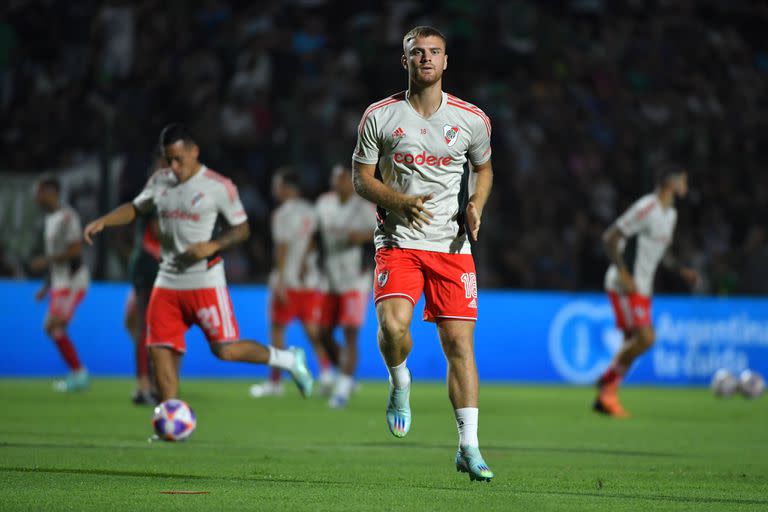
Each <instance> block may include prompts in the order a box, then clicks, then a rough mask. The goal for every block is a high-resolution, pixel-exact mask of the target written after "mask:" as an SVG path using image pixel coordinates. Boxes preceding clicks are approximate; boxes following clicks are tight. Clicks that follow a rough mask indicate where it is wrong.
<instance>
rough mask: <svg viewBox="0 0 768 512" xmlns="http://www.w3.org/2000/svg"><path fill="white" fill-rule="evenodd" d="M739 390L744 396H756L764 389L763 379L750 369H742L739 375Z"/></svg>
mask: <svg viewBox="0 0 768 512" xmlns="http://www.w3.org/2000/svg"><path fill="white" fill-rule="evenodd" d="M739 391H740V392H741V394H742V395H744V396H745V397H746V398H757V397H758V396H760V395H762V394H763V391H765V379H763V376H762V375H760V374H759V373H757V372H755V371H752V370H744V371H743V372H741V374H740V375H739Z"/></svg>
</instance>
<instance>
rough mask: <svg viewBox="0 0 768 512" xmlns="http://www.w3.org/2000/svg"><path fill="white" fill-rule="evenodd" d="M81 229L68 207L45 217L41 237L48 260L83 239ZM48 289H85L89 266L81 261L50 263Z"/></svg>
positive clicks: (73, 213) (62, 207) (75, 216)
mask: <svg viewBox="0 0 768 512" xmlns="http://www.w3.org/2000/svg"><path fill="white" fill-rule="evenodd" d="M82 235H83V226H82V224H81V222H80V216H79V215H78V214H77V212H76V211H75V210H74V208H72V207H71V206H68V205H62V206H61V207H60V208H59V209H58V210H56V211H55V212H52V213H48V214H46V215H45V224H44V235H43V236H44V237H45V255H46V256H48V257H51V256H54V255H57V254H61V253H63V252H64V251H66V250H67V248H68V247H69V246H70V245H72V244H73V243H75V242H79V241H80V240H82ZM49 271H50V276H51V288H52V289H54V290H58V289H62V288H68V289H80V288H87V287H88V284H89V283H90V273H89V272H88V267H86V266H85V264H84V263H83V262H82V259H78V260H76V261H67V262H64V263H51V265H50V267H49Z"/></svg>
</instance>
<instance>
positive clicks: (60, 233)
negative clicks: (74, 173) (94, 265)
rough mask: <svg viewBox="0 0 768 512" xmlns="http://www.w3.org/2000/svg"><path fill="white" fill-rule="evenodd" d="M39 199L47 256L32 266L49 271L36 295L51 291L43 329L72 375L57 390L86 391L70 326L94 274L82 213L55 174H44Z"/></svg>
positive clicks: (85, 376) (58, 383)
mask: <svg viewBox="0 0 768 512" xmlns="http://www.w3.org/2000/svg"><path fill="white" fill-rule="evenodd" d="M35 201H36V202H37V204H38V205H39V206H40V208H41V209H42V210H43V211H44V212H45V229H44V237H45V255H44V256H39V257H37V258H35V259H33V260H32V261H31V262H30V265H29V266H30V269H31V270H32V271H33V272H42V271H44V270H48V278H47V279H46V281H45V284H44V285H43V287H42V288H41V289H40V290H39V291H38V292H37V294H36V296H35V297H36V299H37V300H43V299H44V298H45V297H46V296H47V295H49V292H50V302H49V303H48V314H47V315H46V317H45V322H44V324H43V328H44V329H45V332H46V334H48V336H50V337H51V339H52V340H53V341H54V343H56V346H57V347H58V349H59V353H60V354H61V357H62V358H63V359H64V362H65V363H66V364H67V366H68V367H69V375H67V377H66V378H65V379H64V380H60V381H56V382H55V383H54V389H55V390H57V391H82V390H84V389H87V388H88V371H87V370H86V369H85V367H84V366H83V365H82V363H81V362H80V358H79V357H78V355H77V350H75V346H74V344H73V343H72V340H71V339H70V338H69V334H68V333H67V326H68V325H69V322H70V321H71V320H72V317H73V316H74V314H75V309H77V306H78V305H79V304H80V302H82V300H83V298H84V297H85V293H86V291H87V290H88V285H89V284H90V273H89V272H88V267H86V266H85V265H84V264H83V260H82V252H83V244H82V238H81V236H80V234H81V230H82V228H81V224H80V216H79V215H78V214H77V212H76V211H75V210H74V209H73V208H72V207H70V206H68V205H66V204H63V203H62V201H61V185H60V183H59V180H58V179H56V178H55V177H53V176H44V177H42V178H41V179H40V180H39V181H38V182H37V185H36V187H35Z"/></svg>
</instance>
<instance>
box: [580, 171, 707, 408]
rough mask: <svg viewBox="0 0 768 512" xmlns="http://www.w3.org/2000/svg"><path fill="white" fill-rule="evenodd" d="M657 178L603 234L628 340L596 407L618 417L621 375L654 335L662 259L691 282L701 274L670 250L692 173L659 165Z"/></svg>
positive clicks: (611, 290) (608, 278)
mask: <svg viewBox="0 0 768 512" xmlns="http://www.w3.org/2000/svg"><path fill="white" fill-rule="evenodd" d="M655 181H656V189H655V190H654V191H653V192H652V193H650V194H646V195H644V196H643V197H641V198H640V199H638V200H637V201H635V202H634V203H633V204H632V206H630V207H629V209H628V210H627V211H626V212H624V213H623V214H622V215H621V216H620V217H619V218H618V219H616V222H614V223H613V224H612V225H611V226H610V227H609V228H608V229H607V230H606V232H605V234H604V235H603V240H604V242H605V247H606V252H607V253H608V256H609V257H610V259H611V266H610V267H609V268H608V271H607V272H606V274H605V289H606V291H607V292H608V296H609V298H610V300H611V304H612V305H613V310H614V313H615V315H616V324H617V326H618V327H619V329H621V330H622V331H623V333H624V344H623V345H622V347H621V349H620V350H619V352H618V353H617V354H616V357H615V358H614V360H613V362H612V363H611V365H610V366H609V367H608V369H607V370H606V371H605V373H604V374H603V376H602V377H601V378H600V380H599V381H598V395H597V398H596V399H595V402H594V405H593V408H594V410H595V411H597V412H600V413H603V414H608V415H611V416H616V417H626V416H628V413H627V412H626V411H625V410H624V408H623V407H622V405H621V403H620V402H619V398H618V388H619V384H620V383H621V380H622V379H623V378H624V375H626V373H627V371H628V370H629V368H630V367H631V366H632V363H633V362H634V361H635V359H637V358H638V357H639V356H640V355H642V354H643V353H645V352H646V351H647V350H648V349H650V348H651V346H652V345H653V342H654V340H655V333H654V331H653V325H652V323H651V295H652V294H653V279H654V276H655V275H656V268H657V267H658V265H659V263H663V264H664V265H665V266H667V267H668V268H669V269H670V270H674V271H677V272H679V274H680V276H681V277H682V278H683V279H684V280H686V281H687V282H688V283H689V284H691V285H694V284H695V283H696V281H698V279H699V275H698V273H697V272H696V271H695V270H693V269H691V268H687V267H683V266H681V265H679V264H678V263H677V262H676V261H675V259H674V258H673V257H672V256H671V254H669V252H668V248H669V245H670V243H671V242H672V238H673V235H674V231H675V224H676V222H677V210H675V204H674V203H675V198H676V197H681V198H682V197H685V196H686V194H687V193H688V173H687V171H686V170H685V169H684V168H682V167H679V166H677V165H673V164H665V165H662V166H660V167H659V168H658V170H657V172H656V177H655Z"/></svg>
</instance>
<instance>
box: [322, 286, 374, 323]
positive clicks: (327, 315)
mask: <svg viewBox="0 0 768 512" xmlns="http://www.w3.org/2000/svg"><path fill="white" fill-rule="evenodd" d="M366 295H367V294H365V293H363V292H360V291H358V290H352V291H348V292H344V293H323V294H322V301H323V308H322V314H321V315H320V325H322V326H323V327H327V328H330V327H336V326H337V325H339V326H341V327H360V326H361V325H363V321H364V320H365V303H366V298H367V297H366Z"/></svg>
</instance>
